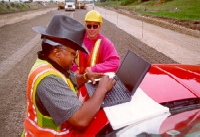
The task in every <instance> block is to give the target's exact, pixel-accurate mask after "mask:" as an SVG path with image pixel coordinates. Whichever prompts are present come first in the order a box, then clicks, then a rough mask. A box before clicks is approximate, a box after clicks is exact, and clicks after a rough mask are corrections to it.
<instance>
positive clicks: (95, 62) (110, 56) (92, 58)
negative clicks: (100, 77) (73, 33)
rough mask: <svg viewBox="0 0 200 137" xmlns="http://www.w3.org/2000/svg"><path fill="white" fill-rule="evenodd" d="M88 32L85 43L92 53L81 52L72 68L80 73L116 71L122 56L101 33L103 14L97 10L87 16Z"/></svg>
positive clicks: (86, 25)
mask: <svg viewBox="0 0 200 137" xmlns="http://www.w3.org/2000/svg"><path fill="white" fill-rule="evenodd" d="M84 22H85V28H86V34H85V37H84V42H83V43H84V45H85V46H86V47H87V49H88V51H89V52H90V55H87V54H85V53H83V52H80V53H79V56H78V58H77V59H76V64H74V65H73V68H72V70H73V71H75V72H76V73H79V74H84V73H87V72H101V73H106V72H116V71H117V69H118V67H119V65H120V57H119V55H118V53H117V51H116V49H115V46H114V45H113V44H112V42H111V41H110V40H109V39H108V38H106V37H105V36H103V35H102V34H100V33H99V31H100V29H101V25H102V23H103V22H102V16H101V15H100V13H99V12H97V11H96V10H91V11H89V12H88V13H87V14H86V16H85V20H84Z"/></svg>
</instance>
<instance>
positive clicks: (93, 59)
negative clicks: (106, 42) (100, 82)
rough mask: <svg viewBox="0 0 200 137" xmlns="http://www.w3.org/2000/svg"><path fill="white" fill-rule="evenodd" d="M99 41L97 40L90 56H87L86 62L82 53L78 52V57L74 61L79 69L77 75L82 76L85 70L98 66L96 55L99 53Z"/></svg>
mask: <svg viewBox="0 0 200 137" xmlns="http://www.w3.org/2000/svg"><path fill="white" fill-rule="evenodd" d="M100 43H101V39H98V40H97V41H96V43H95V45H94V47H93V49H92V51H91V52H90V55H89V56H88V59H87V60H84V58H83V53H82V52H79V55H78V57H77V60H76V64H77V66H78V67H79V73H80V74H83V73H84V71H85V69H86V68H87V67H90V66H95V65H96V64H98V55H99V54H98V53H99V47H100Z"/></svg>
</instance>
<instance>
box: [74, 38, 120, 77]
mask: <svg viewBox="0 0 200 137" xmlns="http://www.w3.org/2000/svg"><path fill="white" fill-rule="evenodd" d="M98 39H102V41H101V44H100V47H99V56H98V57H99V58H98V62H99V64H96V65H95V66H93V67H92V72H101V73H105V72H116V70H117V69H118V67H119V65H120V57H119V55H118V53H117V51H116V49H115V47H114V45H113V44H112V43H111V41H110V40H109V39H108V38H106V37H105V36H103V35H101V34H98V36H97V39H95V40H90V39H89V38H88V37H87V34H86V35H85V38H84V45H85V46H86V47H87V49H88V51H89V52H91V50H92V48H93V46H94V45H95V42H96V41H97V40H98ZM87 57H88V55H87V54H84V60H86V61H87ZM72 70H73V71H76V70H78V68H77V65H76V64H74V65H73V67H72Z"/></svg>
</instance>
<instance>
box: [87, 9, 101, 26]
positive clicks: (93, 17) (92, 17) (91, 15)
mask: <svg viewBox="0 0 200 137" xmlns="http://www.w3.org/2000/svg"><path fill="white" fill-rule="evenodd" d="M86 21H94V22H100V24H102V23H103V22H102V16H101V14H100V13H99V12H98V11H96V10H91V11H89V12H88V13H87V14H86V15H85V20H84V22H86Z"/></svg>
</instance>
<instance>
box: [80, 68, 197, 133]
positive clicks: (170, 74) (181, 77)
mask: <svg viewBox="0 0 200 137" xmlns="http://www.w3.org/2000/svg"><path fill="white" fill-rule="evenodd" d="M140 88H141V89H142V90H143V91H144V92H145V93H146V94H147V95H149V96H150V97H151V98H152V99H153V100H154V101H156V102H158V103H160V104H162V105H163V106H166V107H169V109H170V113H171V115H170V116H168V117H166V118H165V119H164V120H163V121H162V122H161V123H160V125H159V127H156V129H151V130H154V131H155V130H156V133H155V132H153V133H152V132H149V131H148V130H146V129H145V128H143V129H142V130H141V131H140V132H138V134H137V136H140V135H141V136H157V135H159V136H176V137H177V136H179V137H182V136H191V137H195V136H200V65H181V64H153V65H152V66H151V68H150V69H149V71H148V73H147V74H146V76H145V78H144V79H143V81H142V83H141V84H140ZM81 91H82V93H86V92H85V88H84V87H83V88H82V89H81ZM145 122H146V121H143V122H142V124H145ZM152 124H153V123H152ZM124 129H126V127H124V128H121V129H119V130H116V131H115V130H113V129H112V127H111V126H110V124H109V121H108V119H107V117H106V115H105V113H104V111H103V109H100V111H99V112H98V114H97V116H96V118H95V119H94V120H93V122H92V123H91V125H90V126H89V127H88V129H87V130H86V131H85V132H84V133H83V135H87V136H88V135H90V136H116V135H117V133H119V132H120V130H124ZM123 132H126V130H124V131H123ZM129 132H130V128H129ZM133 132H134V131H133ZM130 136H131V135H130ZM132 136H133V135H132Z"/></svg>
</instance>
